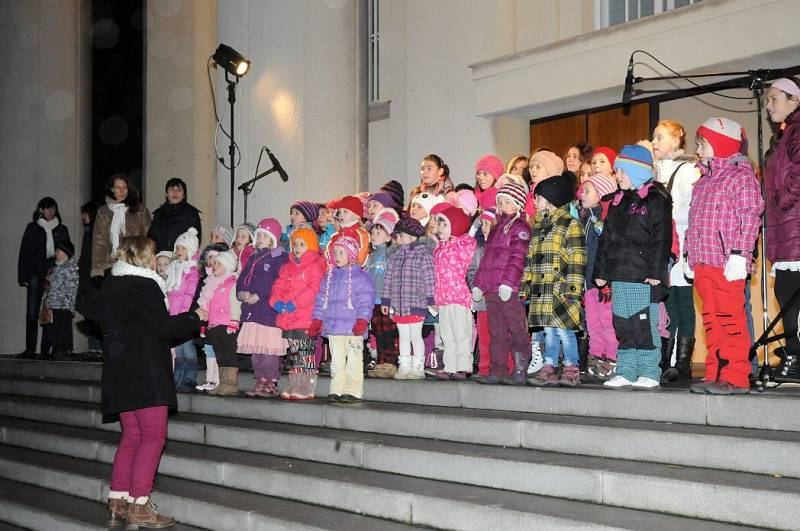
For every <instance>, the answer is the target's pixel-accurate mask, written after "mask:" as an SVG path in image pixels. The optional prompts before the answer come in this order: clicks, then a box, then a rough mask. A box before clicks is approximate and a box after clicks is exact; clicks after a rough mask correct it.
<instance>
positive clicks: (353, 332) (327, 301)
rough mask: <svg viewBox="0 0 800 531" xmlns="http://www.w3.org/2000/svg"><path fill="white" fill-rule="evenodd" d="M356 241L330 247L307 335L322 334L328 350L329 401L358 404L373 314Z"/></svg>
mask: <svg viewBox="0 0 800 531" xmlns="http://www.w3.org/2000/svg"><path fill="white" fill-rule="evenodd" d="M358 251H359V247H358V242H356V241H355V240H354V239H353V238H350V237H349V236H344V237H342V238H339V239H338V240H336V243H334V244H333V260H334V267H333V268H330V269H328V273H327V274H326V275H325V279H324V280H323V281H322V284H321V288H320V290H319V293H318V294H317V298H316V302H315V304H314V315H313V317H314V320H313V321H312V322H311V328H310V329H309V331H308V334H309V335H310V336H311V337H316V336H318V335H319V334H320V332H321V333H322V336H323V337H327V338H328V344H329V346H330V349H331V388H330V394H329V395H328V400H330V401H332V402H338V401H342V402H360V401H361V397H362V396H363V394H364V361H363V354H364V338H365V337H366V336H367V328H368V327H369V321H368V319H369V318H370V316H371V315H372V306H373V303H374V300H375V292H374V291H373V289H372V278H370V276H369V273H367V272H366V271H364V270H363V269H361V266H359V265H358V264H357V263H356V260H357V259H358Z"/></svg>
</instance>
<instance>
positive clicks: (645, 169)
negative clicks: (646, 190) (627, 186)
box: [614, 145, 653, 190]
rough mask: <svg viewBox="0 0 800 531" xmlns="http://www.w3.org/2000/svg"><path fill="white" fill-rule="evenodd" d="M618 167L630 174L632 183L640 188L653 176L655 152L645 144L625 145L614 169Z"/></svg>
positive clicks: (615, 162)
mask: <svg viewBox="0 0 800 531" xmlns="http://www.w3.org/2000/svg"><path fill="white" fill-rule="evenodd" d="M617 168H619V169H621V170H622V171H624V172H625V173H626V174H627V175H628V177H629V178H630V180H631V184H632V185H633V187H634V188H636V189H637V190H638V189H639V188H641V187H642V185H643V184H644V183H646V182H647V181H649V180H650V179H652V178H653V154H652V153H650V150H649V149H647V148H646V147H643V146H632V145H627V146H624V147H623V148H622V149H621V150H620V152H619V155H617V159H616V160H615V161H614V169H617Z"/></svg>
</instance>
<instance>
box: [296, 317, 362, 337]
mask: <svg viewBox="0 0 800 531" xmlns="http://www.w3.org/2000/svg"><path fill="white" fill-rule="evenodd" d="M356 324H358V323H356ZM354 328H355V327H354ZM320 330H322V321H320V320H319V319H314V320H313V321H311V326H309V327H308V332H307V334H308V337H317V336H318V335H319V332H320Z"/></svg>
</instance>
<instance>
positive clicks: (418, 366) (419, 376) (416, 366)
mask: <svg viewBox="0 0 800 531" xmlns="http://www.w3.org/2000/svg"><path fill="white" fill-rule="evenodd" d="M409 379H410V380H424V379H425V358H424V357H423V356H412V357H411V376H410V378H409Z"/></svg>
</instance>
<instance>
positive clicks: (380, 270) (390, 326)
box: [366, 208, 400, 378]
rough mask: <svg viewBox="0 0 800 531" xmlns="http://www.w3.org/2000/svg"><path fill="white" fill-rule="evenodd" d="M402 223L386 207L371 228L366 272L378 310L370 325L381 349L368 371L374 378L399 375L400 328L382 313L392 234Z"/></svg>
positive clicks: (373, 314)
mask: <svg viewBox="0 0 800 531" xmlns="http://www.w3.org/2000/svg"><path fill="white" fill-rule="evenodd" d="M398 221H399V218H398V217H397V214H396V213H395V211H394V210H392V209H389V208H386V209H383V210H381V211H379V212H378V214H377V215H376V216H375V217H374V218H373V221H372V226H371V228H370V237H371V240H372V241H371V246H372V251H371V252H370V254H369V258H368V259H367V266H366V271H367V272H368V273H369V274H370V275H371V276H372V287H373V291H374V292H375V307H374V309H373V312H372V319H371V322H370V325H371V328H372V334H373V335H374V336H375V343H376V347H377V350H378V359H377V360H376V361H377V364H376V365H375V367H374V368H373V369H371V370H370V371H368V372H367V376H372V377H374V378H393V377H394V375H395V374H396V373H397V357H398V356H399V355H400V353H399V351H398V338H399V336H398V334H397V325H395V323H394V321H392V319H391V317H389V316H388V315H383V312H381V297H380V294H381V291H382V290H383V282H384V276H385V275H386V267H387V265H388V263H389V250H390V249H391V247H390V245H391V240H392V237H391V234H392V232H393V231H394V228H395V225H396V224H397V222H398Z"/></svg>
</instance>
